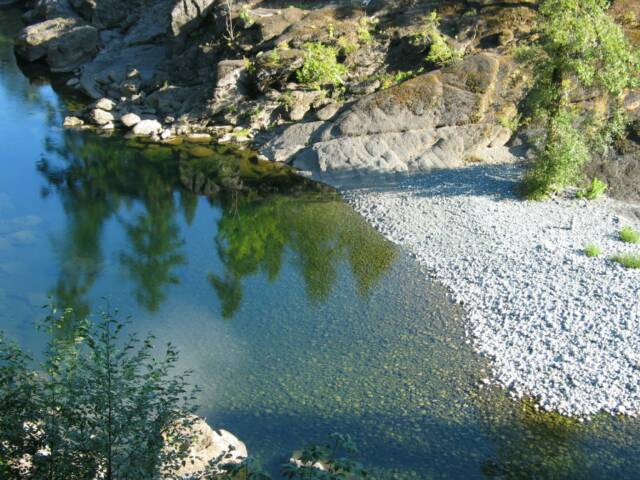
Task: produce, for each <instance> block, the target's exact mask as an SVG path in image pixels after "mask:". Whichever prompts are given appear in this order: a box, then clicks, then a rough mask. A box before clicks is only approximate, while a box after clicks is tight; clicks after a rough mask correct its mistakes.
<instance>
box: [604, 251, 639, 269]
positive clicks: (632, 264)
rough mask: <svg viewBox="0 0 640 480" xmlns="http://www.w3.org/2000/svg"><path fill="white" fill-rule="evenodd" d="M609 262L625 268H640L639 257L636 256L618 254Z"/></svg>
mask: <svg viewBox="0 0 640 480" xmlns="http://www.w3.org/2000/svg"><path fill="white" fill-rule="evenodd" d="M611 260H613V261H614V262H616V263H619V264H620V265H622V266H623V267H625V268H632V269H636V268H640V255H638V254H635V255H634V254H618V255H614V256H613V257H611Z"/></svg>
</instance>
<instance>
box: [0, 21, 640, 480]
mask: <svg viewBox="0 0 640 480" xmlns="http://www.w3.org/2000/svg"><path fill="white" fill-rule="evenodd" d="M17 19H18V17H17V12H15V11H1V10H0V145H1V147H2V148H1V150H0V328H1V329H3V330H5V331H7V332H9V334H10V335H11V336H13V337H14V338H16V339H17V340H18V341H19V342H21V343H22V344H23V345H24V346H26V347H28V348H30V349H32V350H34V351H37V350H38V349H39V348H40V347H41V345H42V342H43V339H42V338H39V337H37V336H36V334H35V332H34V328H33V324H34V322H36V321H37V320H38V319H40V318H41V316H42V310H41V305H43V304H44V303H46V302H47V297H48V296H53V297H54V298H56V299H58V300H59V301H61V302H63V303H64V304H66V305H69V306H73V307H74V308H75V309H76V311H77V312H78V313H79V314H83V313H85V312H89V311H91V310H94V311H95V310H96V309H98V308H101V307H105V306H107V305H112V306H117V307H118V308H119V310H120V311H121V312H122V314H123V316H124V315H131V316H132V318H133V328H135V329H136V330H138V331H140V332H147V331H152V332H154V333H155V334H156V335H157V336H158V338H159V340H160V341H163V342H164V341H169V340H170V341H172V342H174V343H175V344H176V345H177V346H178V348H179V349H180V350H181V352H182V357H181V358H182V367H183V368H185V369H187V368H189V369H193V370H194V372H195V374H194V379H195V381H196V382H197V383H198V384H199V385H200V386H201V387H202V395H201V398H200V401H201V405H202V414H203V415H206V416H207V418H208V419H209V421H210V423H211V424H212V425H214V426H216V427H222V428H226V429H228V430H230V431H232V432H234V433H235V434H237V435H238V436H239V437H240V438H241V439H242V440H244V441H245V442H246V443H247V445H248V448H249V451H250V453H251V454H253V455H255V456H256V457H257V458H258V459H259V460H260V462H262V464H263V465H264V466H265V467H266V468H269V469H272V470H273V469H276V468H277V465H278V464H279V463H280V462H282V461H284V460H285V459H286V458H287V456H288V455H289V454H290V453H291V452H292V451H293V450H294V449H295V448H297V447H299V446H301V445H304V444H306V443H310V442H318V441H321V440H323V439H324V438H325V437H326V435H327V434H328V433H330V432H334V431H339V432H343V433H350V434H352V435H353V436H354V437H355V439H356V441H357V443H358V444H359V447H360V454H359V459H360V460H361V461H363V463H365V465H367V466H368V467H369V468H370V469H371V470H372V471H373V472H374V474H373V476H374V478H382V479H387V478H421V479H423V478H424V479H426V478H465V479H466V478H487V477H498V478H638V477H639V476H640V474H639V473H638V466H639V465H638V458H640V457H639V456H638V454H639V453H640V451H639V450H640V434H639V431H638V422H637V421H635V420H629V419H613V418H609V417H602V418H598V419H596V420H595V421H593V422H591V423H589V424H586V425H582V424H579V423H577V422H571V421H566V420H563V419H561V418H558V417H556V416H554V415H540V414H536V413H534V411H533V410H532V409H531V408H530V407H529V406H528V405H527V404H522V403H516V402H512V401H511V400H510V399H509V398H508V396H507V395H506V393H505V392H502V391H500V390H495V389H480V388H479V387H478V384H479V382H480V379H482V378H483V377H485V376H486V372H483V371H482V370H483V368H486V366H485V364H484V362H483V360H482V359H480V358H478V357H477V356H476V355H475V354H473V352H472V351H471V350H470V348H469V347H468V345H466V344H465V342H464V339H463V324H462V322H463V320H462V318H461V311H460V310H459V308H457V307H456V306H454V305H453V304H452V303H451V302H450V301H449V300H448V299H447V297H446V292H444V291H443V290H442V289H441V288H440V287H438V286H437V285H434V284H433V283H430V282H429V281H428V280H426V279H425V275H424V274H423V273H422V272H421V271H420V270H419V269H418V268H417V267H416V266H415V264H414V263H413V262H412V260H411V259H410V258H408V257H407V256H406V255H405V254H404V253H403V252H401V251H398V250H396V249H394V248H393V247H392V246H391V245H389V244H388V243H387V242H385V241H384V240H383V239H382V238H381V237H380V236H378V235H377V234H376V233H375V232H374V231H373V230H372V229H371V228H370V227H368V226H367V225H366V224H365V223H364V222H363V221H362V220H361V219H360V218H359V217H358V216H357V215H355V214H354V212H353V211H352V210H351V209H350V208H349V207H347V206H346V205H345V204H343V203H342V202H341V201H340V200H339V199H338V198H337V197H336V196H335V195H333V194H330V193H319V192H307V193H304V192H300V191H299V190H300V189H299V188H298V189H296V190H298V193H296V194H286V195H285V194H265V193H264V192H262V193H261V192H260V191H258V190H256V189H250V190H247V191H244V192H241V193H233V192H229V191H226V193H225V190H224V189H223V190H222V191H221V193H219V194H217V195H215V196H212V197H210V198H208V199H207V198H205V197H202V196H197V195H195V194H193V193H191V192H190V191H188V190H187V189H186V188H185V186H184V185H185V184H192V183H193V182H192V177H190V176H189V171H192V169H193V168H194V165H195V168H200V167H198V165H202V162H204V167H203V168H205V169H206V170H207V171H208V172H209V173H210V174H211V176H212V177H214V178H216V179H217V183H218V184H221V185H223V186H224V185H230V184H233V183H234V182H236V181H237V177H238V175H240V176H242V177H243V179H244V182H245V183H248V184H254V185H255V184H257V179H262V180H261V182H262V184H264V183H267V184H269V185H281V184H282V183H288V182H290V178H288V177H287V176H286V175H283V174H282V173H281V172H279V171H274V170H272V169H266V170H268V171H267V172H266V173H265V167H264V166H261V165H256V164H255V163H252V161H251V155H250V154H248V153H242V152H236V151H233V150H229V149H227V150H220V149H218V150H216V151H215V152H213V153H211V154H210V157H211V158H208V159H205V160H197V159H194V157H193V155H192V154H193V153H196V152H194V151H193V148H192V147H193V146H181V147H178V148H174V149H169V148H166V147H157V146H145V145H142V144H140V143H135V142H130V141H126V140H124V139H121V138H111V139H109V138H101V137H99V136H96V135H93V134H89V133H81V132H70V131H63V130H62V129H61V128H60V127H59V126H60V124H61V120H62V115H63V113H64V112H65V111H66V110H67V109H68V108H70V107H73V105H72V104H71V103H70V101H69V100H68V97H64V98H66V100H65V101H62V100H61V97H60V96H59V95H58V94H57V93H56V92H55V90H54V89H53V88H52V87H51V86H50V85H49V84H48V83H47V82H46V81H34V80H32V81H29V80H27V78H26V77H25V76H24V75H23V73H22V72H21V71H20V70H19V69H18V68H17V67H16V64H15V61H14V58H13V53H12V48H11V42H10V39H11V37H12V36H13V35H14V34H15V32H16V30H17V28H18V21H17ZM200 153H202V152H200ZM190 169H191V170H190ZM181 177H182V180H181ZM265 178H266V180H265ZM69 328H73V325H70V326H69Z"/></svg>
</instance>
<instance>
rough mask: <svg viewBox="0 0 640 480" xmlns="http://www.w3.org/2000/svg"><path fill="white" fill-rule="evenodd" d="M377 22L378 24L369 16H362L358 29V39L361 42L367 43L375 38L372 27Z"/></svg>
mask: <svg viewBox="0 0 640 480" xmlns="http://www.w3.org/2000/svg"><path fill="white" fill-rule="evenodd" d="M375 24H376V21H374V20H372V19H370V18H369V17H362V18H361V19H360V20H359V21H358V29H357V31H356V33H357V35H358V41H359V42H360V43H361V44H363V45H367V44H369V43H371V41H372V40H373V35H372V34H371V29H372V28H373V27H374V26H375Z"/></svg>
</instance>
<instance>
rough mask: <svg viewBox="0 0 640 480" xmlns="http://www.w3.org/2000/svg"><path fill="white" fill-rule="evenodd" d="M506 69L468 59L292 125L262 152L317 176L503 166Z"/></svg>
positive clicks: (506, 157) (508, 92)
mask: <svg viewBox="0 0 640 480" xmlns="http://www.w3.org/2000/svg"><path fill="white" fill-rule="evenodd" d="M510 68H511V66H510V64H508V63H504V58H503V57H499V56H496V55H493V54H487V53H484V54H479V55H475V56H472V57H468V58H466V59H465V60H464V61H462V62H460V63H459V64H456V65H453V66H451V67H448V68H446V69H443V70H438V71H434V72H430V73H427V74H425V75H422V76H420V77H416V78H415V79H413V80H409V81H407V82H405V83H402V84H400V85H398V86H396V87H392V88H390V89H388V90H383V91H380V92H377V93H374V94H372V95H369V96H367V97H364V98H362V99H361V100H359V101H357V102H355V103H353V104H352V105H350V106H349V107H346V108H345V109H344V110H343V111H342V113H340V114H338V115H337V117H335V118H334V119H333V120H331V121H327V122H320V123H316V122H313V123H311V124H307V125H308V127H306V128H305V127H301V126H299V125H294V126H292V127H290V128H289V129H287V130H285V131H284V132H283V133H282V135H280V136H279V137H277V138H276V139H274V140H272V141H271V142H270V143H269V144H267V145H266V146H265V148H263V151H262V153H263V154H265V155H266V156H267V157H269V158H271V159H273V160H282V159H283V158H286V159H288V160H291V161H292V162H293V164H294V165H296V166H297V167H299V168H302V169H305V170H310V171H313V172H319V173H322V172H327V171H342V170H357V169H367V170H375V171H418V170H421V171H425V170H430V169H434V168H456V167H461V166H464V165H465V164H467V163H469V162H478V161H484V162H489V163H495V162H505V161H511V160H512V157H511V155H510V154H509V152H508V149H507V148H506V147H505V144H506V142H507V141H508V140H509V138H510V136H511V132H510V131H509V130H507V129H506V128H504V127H502V126H500V125H499V122H498V118H500V116H501V115H503V114H504V115H507V114H506V113H503V111H505V112H508V111H510V109H509V106H510V105H511V104H512V98H511V97H512V96H517V95H518V94H519V93H518V92H517V91H514V90H516V89H507V88H506V87H504V84H505V82H506V81H507V79H508V76H509V73H510ZM296 147H297V148H298V150H297V151H296V150H295V149H296Z"/></svg>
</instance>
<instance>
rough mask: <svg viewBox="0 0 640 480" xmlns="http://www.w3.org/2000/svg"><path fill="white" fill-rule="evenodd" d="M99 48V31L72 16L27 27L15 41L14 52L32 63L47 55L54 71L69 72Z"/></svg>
mask: <svg viewBox="0 0 640 480" xmlns="http://www.w3.org/2000/svg"><path fill="white" fill-rule="evenodd" d="M97 48H98V30H97V29H96V28H94V27H92V26H90V25H87V24H85V23H84V22H82V21H81V20H78V19H77V18H73V17H56V18H53V19H51V20H45V21H44V22H40V23H36V24H35V25H30V26H28V27H26V28H25V29H24V30H23V31H22V33H21V34H20V36H19V37H18V39H17V41H16V50H17V52H18V53H19V54H20V55H21V56H23V57H24V58H26V59H27V60H29V61H30V62H33V61H35V60H39V59H41V58H46V60H47V63H48V64H49V66H50V67H51V69H52V70H53V71H58V72H70V71H72V70H73V69H75V68H77V67H78V66H79V65H81V64H82V63H83V62H86V61H87V60H89V59H90V58H91V57H92V56H93V55H94V54H95V53H96V51H97Z"/></svg>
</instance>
